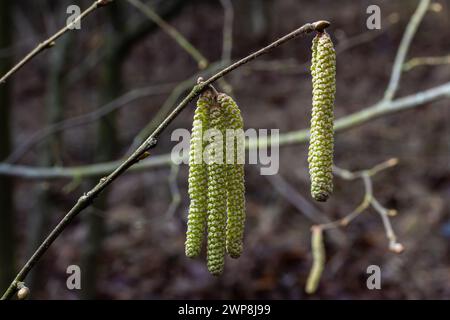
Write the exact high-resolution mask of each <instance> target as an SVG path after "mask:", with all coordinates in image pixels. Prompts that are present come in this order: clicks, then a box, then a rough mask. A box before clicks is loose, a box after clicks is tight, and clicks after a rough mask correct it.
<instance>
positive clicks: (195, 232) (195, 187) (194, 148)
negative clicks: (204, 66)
mask: <svg viewBox="0 0 450 320" xmlns="http://www.w3.org/2000/svg"><path fill="white" fill-rule="evenodd" d="M213 103H214V99H213V97H211V96H210V95H208V94H207V93H205V94H202V95H201V96H200V98H199V99H198V102H197V108H196V110H195V113H194V122H193V125H192V134H191V146H190V151H189V181H188V182H189V197H190V205H189V214H188V223H187V232H186V243H185V251H186V255H187V256H188V257H190V258H193V257H196V256H198V255H199V254H200V251H201V248H202V242H203V237H204V234H205V228H206V219H207V211H208V203H207V193H208V171H207V165H206V163H205V162H204V161H203V150H204V147H205V142H204V141H203V135H204V132H205V131H206V130H207V129H208V118H209V108H210V106H211V105H212V104H213Z"/></svg>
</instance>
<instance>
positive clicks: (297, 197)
mask: <svg viewBox="0 0 450 320" xmlns="http://www.w3.org/2000/svg"><path fill="white" fill-rule="evenodd" d="M264 177H265V178H266V179H267V181H269V183H270V184H271V185H272V186H273V187H274V189H275V190H276V191H277V192H278V193H279V194H280V195H281V196H282V197H283V198H285V199H286V200H287V201H289V203H291V204H292V205H293V206H294V207H295V208H296V209H297V210H298V211H299V212H301V213H302V214H303V215H304V216H305V217H306V218H308V219H309V220H311V221H312V222H313V223H316V224H318V223H329V222H330V219H329V218H328V217H327V216H326V215H325V214H324V213H323V212H321V211H320V210H319V209H317V208H316V207H315V206H314V205H313V204H312V203H311V202H310V201H308V200H307V199H305V197H303V195H302V194H301V193H300V192H298V191H297V189H296V188H295V187H294V186H292V185H291V184H290V183H289V182H288V181H286V179H284V178H283V177H282V176H281V175H280V174H277V175H273V176H270V175H267V176H264ZM330 235H331V237H332V239H333V240H334V241H335V242H336V243H337V244H338V245H340V246H345V245H346V238H345V235H344V233H343V232H342V231H340V230H339V229H335V230H333V233H332V234H330Z"/></svg>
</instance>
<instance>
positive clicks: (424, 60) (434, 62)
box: [403, 54, 450, 71]
mask: <svg viewBox="0 0 450 320" xmlns="http://www.w3.org/2000/svg"><path fill="white" fill-rule="evenodd" d="M443 64H450V54H449V55H446V56H442V57H417V58H412V59H410V60H408V61H407V62H405V64H404V65H403V71H410V70H411V69H414V68H416V67H419V66H439V65H443Z"/></svg>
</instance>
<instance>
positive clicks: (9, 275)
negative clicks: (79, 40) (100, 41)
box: [0, 1, 15, 292]
mask: <svg viewBox="0 0 450 320" xmlns="http://www.w3.org/2000/svg"><path fill="white" fill-rule="evenodd" d="M12 5H13V2H12V1H0V49H6V48H10V47H11V46H12V37H13V35H12V30H13V26H12V24H13V10H12ZM9 56H10V55H9V53H6V54H5V55H4V56H3V57H2V56H0V74H2V75H3V74H5V73H6V72H7V71H8V70H9V69H10V68H11V67H12V61H11V59H10V57H9ZM10 108H11V80H9V81H8V82H7V83H5V84H3V85H2V86H0V160H2V159H4V158H5V157H7V156H8V155H9V153H10V151H11V128H10ZM13 194H14V193H13V184H12V180H11V178H9V177H5V176H2V177H0V292H3V291H4V290H5V289H6V288H7V287H8V285H9V283H10V282H11V280H12V279H13V276H14V269H15V268H14V248H15V239H14V224H13V220H14V205H13Z"/></svg>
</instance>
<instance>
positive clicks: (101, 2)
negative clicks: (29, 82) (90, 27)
mask: <svg viewBox="0 0 450 320" xmlns="http://www.w3.org/2000/svg"><path fill="white" fill-rule="evenodd" d="M111 1H112V0H97V1H95V2H94V3H93V4H92V5H91V6H90V7H89V8H87V9H86V10H85V11H84V12H82V13H81V14H80V15H79V16H78V17H77V18H75V19H74V20H73V21H72V22H71V23H68V24H66V26H65V27H64V28H62V29H60V30H59V31H58V32H56V33H55V34H54V35H52V36H51V37H50V38H48V39H47V40H45V41H44V42H41V43H39V44H38V45H37V46H36V48H34V49H33V50H32V51H31V52H30V53H28V54H27V55H26V56H25V57H24V58H23V59H22V60H21V61H19V63H17V64H16V65H15V66H14V67H12V69H11V70H9V71H8V72H7V73H6V74H5V75H3V76H2V77H1V78H0V84H2V83H5V82H6V80H7V79H8V78H9V77H10V76H11V75H13V74H14V73H16V72H17V71H18V70H19V69H20V68H22V67H23V66H24V65H25V64H26V63H28V62H29V61H30V60H31V59H33V58H34V57H35V56H37V55H38V54H39V53H40V52H42V51H44V50H45V49H48V48H51V47H53V46H54V45H55V42H56V40H57V39H58V38H59V37H61V36H62V35H63V34H65V33H66V32H67V31H70V30H72V29H73V27H74V26H75V25H76V24H78V23H79V22H80V21H81V20H82V19H83V18H84V17H86V16H87V15H89V14H90V13H91V12H93V11H95V10H96V9H98V8H101V7H104V6H106V5H107V4H109V3H110V2H111Z"/></svg>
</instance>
